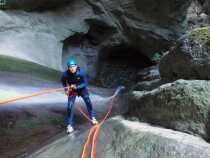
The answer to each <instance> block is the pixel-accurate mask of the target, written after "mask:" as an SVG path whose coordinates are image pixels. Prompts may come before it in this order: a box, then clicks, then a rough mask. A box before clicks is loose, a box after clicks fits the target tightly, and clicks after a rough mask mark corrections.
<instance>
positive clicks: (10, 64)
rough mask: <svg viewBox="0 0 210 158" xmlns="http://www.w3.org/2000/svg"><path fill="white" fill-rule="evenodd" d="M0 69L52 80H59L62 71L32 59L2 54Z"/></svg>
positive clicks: (0, 56)
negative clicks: (34, 61)
mask: <svg viewBox="0 0 210 158" xmlns="http://www.w3.org/2000/svg"><path fill="white" fill-rule="evenodd" d="M0 71H6V72H18V73H24V74H28V75H31V76H36V77H38V78H41V79H44V80H50V81H59V79H60V75H61V72H60V71H57V70H54V69H52V68H48V67H45V66H42V65H39V64H37V63H33V62H30V61H26V60H22V59H18V58H14V57H9V56H3V55H0Z"/></svg>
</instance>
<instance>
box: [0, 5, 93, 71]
mask: <svg viewBox="0 0 210 158" xmlns="http://www.w3.org/2000/svg"><path fill="white" fill-rule="evenodd" d="M78 8H79V9H81V10H78ZM89 16H92V11H91V9H90V7H88V5H87V4H86V3H84V2H83V1H80V2H79V1H77V3H72V4H71V5H69V6H68V7H66V8H65V9H62V10H57V11H54V12H52V11H48V12H43V13H38V12H33V13H29V12H24V11H21V10H20V11H10V10H8V11H0V21H1V23H0V36H1V38H0V50H1V54H3V55H8V56H15V57H17V58H21V59H25V60H29V61H33V62H36V63H39V64H41V65H45V66H48V67H51V68H54V69H57V70H62V47H63V44H62V41H63V40H64V39H65V38H68V37H69V36H71V35H73V34H74V33H75V32H86V31H87V30H88V27H87V25H86V24H85V23H84V19H85V18H86V17H89Z"/></svg>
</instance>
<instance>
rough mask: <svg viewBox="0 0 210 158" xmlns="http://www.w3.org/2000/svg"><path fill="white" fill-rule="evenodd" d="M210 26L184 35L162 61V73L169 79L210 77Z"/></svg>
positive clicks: (206, 78)
mask: <svg viewBox="0 0 210 158" xmlns="http://www.w3.org/2000/svg"><path fill="white" fill-rule="evenodd" d="M209 43H210V27H204V28H199V29H195V30H193V31H191V32H190V33H188V34H186V35H185V36H183V37H182V38H181V39H180V40H179V41H178V42H177V44H176V46H175V47H174V48H173V49H171V50H170V51H169V53H168V54H166V55H165V56H164V57H163V58H162V59H161V62H160V66H159V69H160V74H161V77H162V78H165V79H168V80H175V79H179V78H182V79H201V80H202V79H203V80H209V79H210V74H209V71H210V55H209V54H210V47H209Z"/></svg>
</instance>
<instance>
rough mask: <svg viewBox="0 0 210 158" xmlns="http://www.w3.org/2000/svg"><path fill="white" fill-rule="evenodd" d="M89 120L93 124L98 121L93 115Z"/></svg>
mask: <svg viewBox="0 0 210 158" xmlns="http://www.w3.org/2000/svg"><path fill="white" fill-rule="evenodd" d="M91 122H92V124H94V125H96V124H98V121H97V120H96V118H95V117H93V118H92V119H91Z"/></svg>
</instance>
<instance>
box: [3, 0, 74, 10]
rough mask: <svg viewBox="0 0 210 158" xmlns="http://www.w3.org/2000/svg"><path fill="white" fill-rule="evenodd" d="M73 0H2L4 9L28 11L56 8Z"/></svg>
mask: <svg viewBox="0 0 210 158" xmlns="http://www.w3.org/2000/svg"><path fill="white" fill-rule="evenodd" d="M70 1H71V0H37V1H34V0H21V1H19V0H2V4H4V6H3V7H2V8H3V9H23V10H27V11H35V10H46V9H55V8H58V7H60V6H63V5H64V4H68V2H70Z"/></svg>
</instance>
